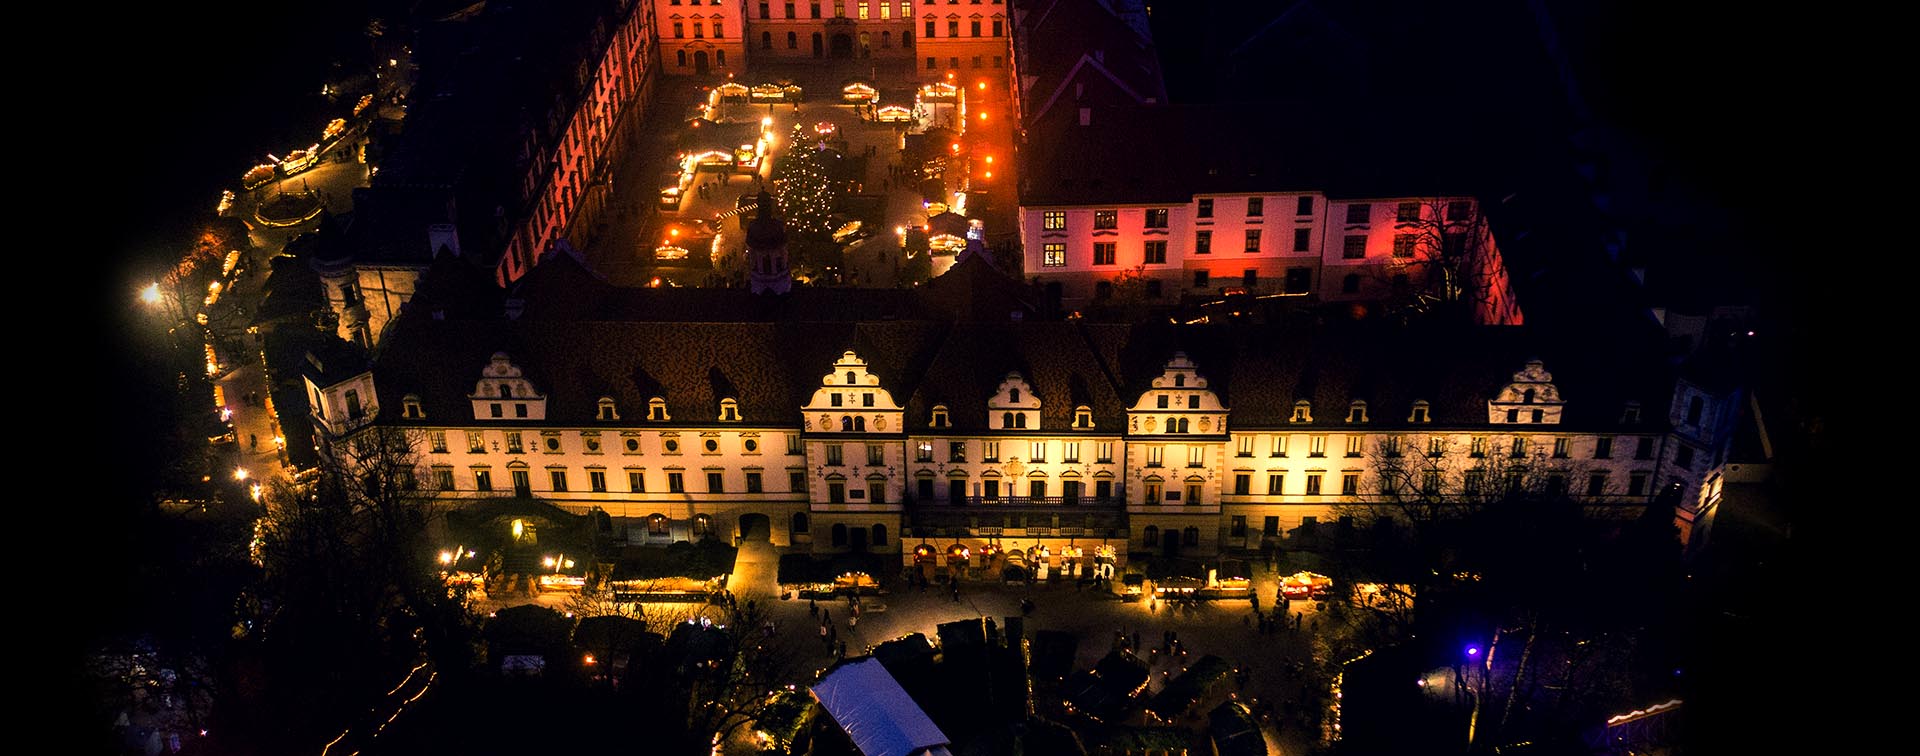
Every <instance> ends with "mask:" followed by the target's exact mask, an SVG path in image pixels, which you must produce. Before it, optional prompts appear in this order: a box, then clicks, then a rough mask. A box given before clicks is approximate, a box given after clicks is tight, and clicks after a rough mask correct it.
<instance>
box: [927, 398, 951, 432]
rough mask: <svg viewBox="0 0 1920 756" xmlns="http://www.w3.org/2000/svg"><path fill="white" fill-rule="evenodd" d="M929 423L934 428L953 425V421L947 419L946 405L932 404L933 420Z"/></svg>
mask: <svg viewBox="0 0 1920 756" xmlns="http://www.w3.org/2000/svg"><path fill="white" fill-rule="evenodd" d="M931 425H932V426H933V427H935V428H951V427H953V421H952V420H951V419H949V418H948V416H947V405H944V404H936V405H933V422H932V423H931Z"/></svg>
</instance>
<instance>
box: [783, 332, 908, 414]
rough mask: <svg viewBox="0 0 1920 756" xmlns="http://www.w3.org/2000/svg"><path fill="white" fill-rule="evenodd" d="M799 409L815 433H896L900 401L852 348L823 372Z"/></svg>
mask: <svg viewBox="0 0 1920 756" xmlns="http://www.w3.org/2000/svg"><path fill="white" fill-rule="evenodd" d="M801 409H802V414H803V416H804V417H805V428H806V430H807V431H809V432H815V433H841V432H853V433H898V432H900V431H901V422H900V420H901V414H902V413H901V409H900V405H899V404H897V403H895V402H894V400H893V394H892V393H890V392H888V391H887V390H886V389H885V388H882V387H881V386H880V376H877V375H874V374H873V373H872V372H870V371H868V370H867V362H866V360H862V359H860V356H859V355H857V354H854V353H853V352H852V351H851V350H849V351H847V352H845V353H842V354H841V355H840V359H839V360H837V361H835V362H834V363H833V372H831V373H828V374H826V375H825V376H822V377H821V379H820V387H819V388H817V389H814V391H813V398H812V399H811V400H809V401H808V402H807V405H806V406H805V407H803V408H801Z"/></svg>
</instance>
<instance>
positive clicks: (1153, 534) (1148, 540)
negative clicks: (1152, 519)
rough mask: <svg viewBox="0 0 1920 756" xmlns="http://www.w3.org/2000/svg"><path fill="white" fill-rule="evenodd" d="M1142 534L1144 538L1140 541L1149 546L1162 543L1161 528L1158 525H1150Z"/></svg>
mask: <svg viewBox="0 0 1920 756" xmlns="http://www.w3.org/2000/svg"><path fill="white" fill-rule="evenodd" d="M1141 534H1142V536H1143V537H1142V538H1141V539H1140V540H1142V541H1144V542H1145V544H1146V545H1147V546H1153V545H1154V544H1157V543H1159V542H1160V526H1158V525H1148V526H1147V527H1146V528H1145V529H1144V530H1142V531H1141Z"/></svg>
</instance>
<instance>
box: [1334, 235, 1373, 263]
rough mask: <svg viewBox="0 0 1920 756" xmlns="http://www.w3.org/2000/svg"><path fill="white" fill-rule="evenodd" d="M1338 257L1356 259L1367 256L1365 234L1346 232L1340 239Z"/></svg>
mask: <svg viewBox="0 0 1920 756" xmlns="http://www.w3.org/2000/svg"><path fill="white" fill-rule="evenodd" d="M1341 245H1342V246H1341V248H1340V259H1343V260H1358V259H1361V258H1363V257H1366V256H1367V236H1366V234H1347V235H1346V237H1344V238H1343V239H1341Z"/></svg>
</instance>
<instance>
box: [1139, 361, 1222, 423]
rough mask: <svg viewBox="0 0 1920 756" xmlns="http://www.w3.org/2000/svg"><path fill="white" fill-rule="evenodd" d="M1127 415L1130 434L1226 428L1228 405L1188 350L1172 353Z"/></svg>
mask: <svg viewBox="0 0 1920 756" xmlns="http://www.w3.org/2000/svg"><path fill="white" fill-rule="evenodd" d="M1127 415H1128V417H1127V432H1128V433H1130V434H1165V433H1173V434H1180V433H1189V434H1191V433H1210V434H1218V433H1226V432H1227V408H1226V407H1225V406H1223V405H1222V404H1221V403H1220V397H1219V395H1217V394H1215V393H1214V392H1213V391H1212V390H1211V389H1208V388H1207V377H1206V376H1204V375H1201V374H1200V371H1199V369H1198V368H1197V367H1195V366H1194V364H1193V361H1192V360H1190V359H1188V358H1187V354H1186V353H1185V352H1174V353H1173V359H1170V360H1168V361H1167V363H1166V366H1165V367H1164V369H1162V370H1161V373H1160V375H1159V377H1156V378H1154V379H1153V387H1152V388H1149V389H1147V390H1146V391H1145V392H1142V393H1141V394H1140V398H1139V399H1138V400H1137V401H1135V402H1134V403H1133V407H1132V408H1130V409H1129V410H1128V411H1127Z"/></svg>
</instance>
